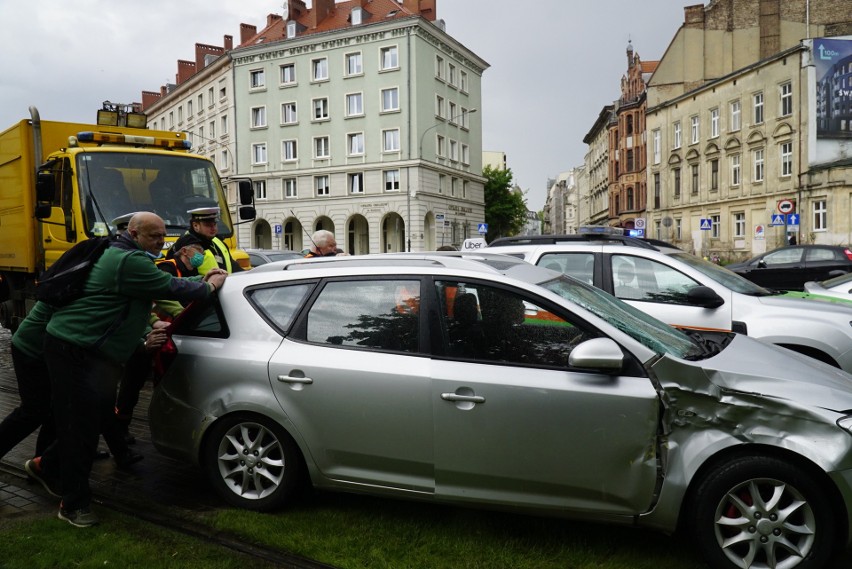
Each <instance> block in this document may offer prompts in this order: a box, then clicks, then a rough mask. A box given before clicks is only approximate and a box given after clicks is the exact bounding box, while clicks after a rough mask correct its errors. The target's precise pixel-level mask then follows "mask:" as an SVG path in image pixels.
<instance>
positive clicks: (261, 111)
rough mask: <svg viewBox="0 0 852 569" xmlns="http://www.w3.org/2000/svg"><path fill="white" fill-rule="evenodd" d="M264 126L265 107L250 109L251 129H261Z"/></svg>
mask: <svg viewBox="0 0 852 569" xmlns="http://www.w3.org/2000/svg"><path fill="white" fill-rule="evenodd" d="M265 126H266V107H252V109H251V127H252V128H263V127H265Z"/></svg>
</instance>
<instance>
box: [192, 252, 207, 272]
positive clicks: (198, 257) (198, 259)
mask: <svg viewBox="0 0 852 569" xmlns="http://www.w3.org/2000/svg"><path fill="white" fill-rule="evenodd" d="M189 264H190V265H192V268H193V269H197V268H198V267H200V266H201V265H203V264H204V253H195V254H193V255H192V257H190V258H189Z"/></svg>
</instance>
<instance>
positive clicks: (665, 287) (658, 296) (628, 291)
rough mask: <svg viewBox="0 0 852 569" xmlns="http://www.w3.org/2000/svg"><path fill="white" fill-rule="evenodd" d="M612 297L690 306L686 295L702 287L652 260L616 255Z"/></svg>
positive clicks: (678, 272)
mask: <svg viewBox="0 0 852 569" xmlns="http://www.w3.org/2000/svg"><path fill="white" fill-rule="evenodd" d="M610 263H611V268H612V286H613V293H614V295H615V296H616V297H618V298H620V299H622V300H644V301H648V302H662V303H666V304H689V303H688V302H687V301H686V293H687V292H689V290H690V289H691V288H693V287H695V286H698V285H699V283H698V282H696V281H695V280H693V279H692V278H691V277H688V276H687V275H685V274H683V273H681V272H680V271H678V270H676V269H673V268H671V267H669V266H668V265H664V264H662V263H659V262H657V261H653V260H651V259H644V258H642V257H633V256H630V255H613V256H612V257H611V259H610Z"/></svg>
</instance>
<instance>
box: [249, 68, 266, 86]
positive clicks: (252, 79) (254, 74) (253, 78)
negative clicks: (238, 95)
mask: <svg viewBox="0 0 852 569" xmlns="http://www.w3.org/2000/svg"><path fill="white" fill-rule="evenodd" d="M249 84H250V85H251V88H252V89H262V88H263V87H266V73H265V72H264V70H263V69H255V70H254V71H251V72H250V73H249Z"/></svg>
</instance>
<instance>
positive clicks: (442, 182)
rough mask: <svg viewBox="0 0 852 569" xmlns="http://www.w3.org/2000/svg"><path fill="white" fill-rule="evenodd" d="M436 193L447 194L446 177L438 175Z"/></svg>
mask: <svg viewBox="0 0 852 569" xmlns="http://www.w3.org/2000/svg"><path fill="white" fill-rule="evenodd" d="M438 193H439V194H445V193H447V176H446V175H444V174H439V175H438Z"/></svg>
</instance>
